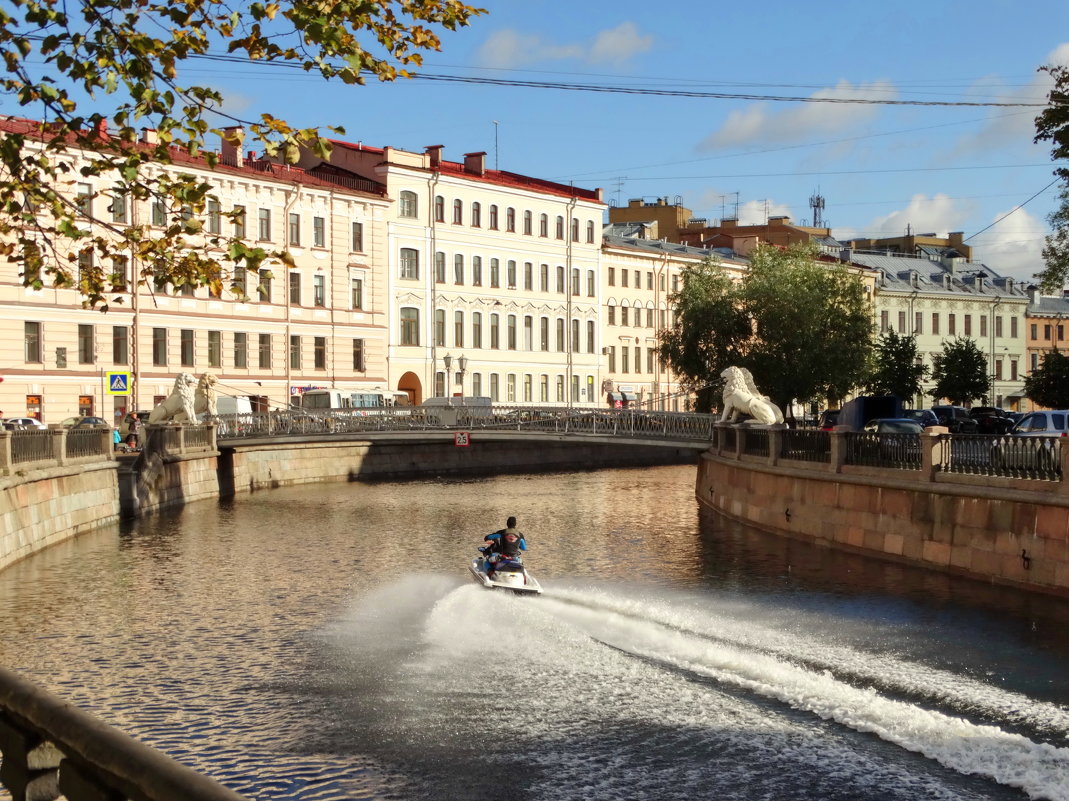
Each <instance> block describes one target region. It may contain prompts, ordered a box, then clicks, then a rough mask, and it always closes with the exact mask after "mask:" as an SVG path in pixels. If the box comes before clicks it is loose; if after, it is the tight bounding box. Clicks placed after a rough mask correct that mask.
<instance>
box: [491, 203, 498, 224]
mask: <svg viewBox="0 0 1069 801" xmlns="http://www.w3.org/2000/svg"><path fill="white" fill-rule="evenodd" d="M490 229H491V230H493V231H496V230H497V206H496V205H493V204H491V205H490Z"/></svg>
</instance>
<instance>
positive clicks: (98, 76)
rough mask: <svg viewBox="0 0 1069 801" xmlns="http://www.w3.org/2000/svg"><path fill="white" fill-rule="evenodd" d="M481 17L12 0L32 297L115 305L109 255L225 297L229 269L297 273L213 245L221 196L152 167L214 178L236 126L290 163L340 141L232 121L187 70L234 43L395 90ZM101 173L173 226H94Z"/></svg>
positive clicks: (204, 3) (7, 84) (20, 220)
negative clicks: (210, 172) (213, 208)
mask: <svg viewBox="0 0 1069 801" xmlns="http://www.w3.org/2000/svg"><path fill="white" fill-rule="evenodd" d="M482 13H485V12H484V11H483V10H482V9H478V8H474V7H471V6H467V5H465V4H463V3H461V2H459V0H376V2H366V1H365V0H269V2H266V3H265V2H257V1H255V0H245V2H238V3H236V4H233V3H223V2H220V0H185V1H184V2H170V0H155V1H154V0H73V2H69V3H68V2H60V1H59V0H12V1H11V2H9V3H8V4H6V5H5V6H4V7H2V8H0V55H2V57H3V60H4V67H5V69H4V71H3V72H2V73H0V92H3V93H4V94H5V95H7V96H8V98H9V99H10V100H11V101H13V102H14V103H17V105H18V106H20V107H22V108H23V109H25V112H26V116H28V117H32V118H34V119H38V120H41V121H42V122H41V124H39V125H35V126H27V127H26V129H25V130H18V131H15V132H13V133H9V134H6V135H4V136H3V138H2V140H0V233H3V234H5V235H6V236H4V238H3V239H4V245H3V251H4V253H6V255H7V256H8V257H9V258H10V259H12V260H15V261H20V262H24V264H23V280H24V282H25V283H26V284H27V285H28V286H34V287H40V286H43V285H45V284H46V283H52V284H54V285H56V286H60V287H64V286H66V287H75V288H77V289H78V290H80V291H81V293H82V294H83V296H84V297H85V301H86V304H87V305H91V306H97V305H101V304H104V306H105V308H106V297H105V295H106V294H107V293H109V292H112V291H117V290H118V289H121V287H119V286H116V285H114V283H113V281H112V280H111V279H112V276H110V275H109V272H110V271H109V270H108V269H107V268H106V267H105V266H104V265H109V264H110V263H111V260H110V257H115V256H121V257H128V256H130V255H132V256H133V258H134V259H135V261H136V262H137V263H138V264H140V265H142V268H141V269H140V273H141V275H140V277H141V278H142V279H144V278H145V277H146V276H147V275H148V274H150V273H151V274H154V275H155V278H156V280H157V281H159V280H160V279H161V277H162V278H163V279H164V280H165V281H166V282H168V283H171V284H174V285H176V286H178V285H182V284H192V285H194V286H198V285H204V284H210V285H213V288H214V289H215V290H217V291H218V289H220V285H221V282H222V280H223V278H222V276H224V275H225V274H226V273H227V269H226V268H227V267H231V268H232V267H233V266H236V265H239V264H244V265H245V266H247V267H249V268H253V269H255V268H256V266H257V265H258V264H259V263H261V262H262V261H264V260H265V259H266V258H268V257H274V258H278V259H281V260H282V261H286V258H287V257H286V254H284V253H275V254H268V253H266V252H264V251H262V250H259V249H256V248H249V247H247V246H246V245H245V244H244V243H243V242H241V240H239V239H234V238H229V237H216V238H214V239H210V240H208V241H205V240H204V238H203V237H202V236H201V231H200V223H199V218H200V215H201V214H202V213H203V211H204V209H205V206H206V203H207V201H208V199H209V193H210V191H211V187H210V186H209V185H208V184H207V183H205V182H203V181H199V180H197V179H195V178H194V177H192V176H191V175H189V174H187V173H183V172H182V171H181V170H180V169H178V168H177V167H175V168H173V169H163V170H160V169H151V168H149V167H150V165H161V166H162V167H164V168H166V167H167V166H168V165H173V164H174V162H175V161H176V155H177V154H183V155H184V156H193V157H202V158H203V159H204V163H205V164H206V165H207V166H209V167H210V166H214V165H215V163H216V159H217V157H216V154H214V153H212V152H208V151H207V150H206V140H207V139H208V137H209V136H213V135H214V136H220V137H227V136H232V134H231V133H228V132H227V129H228V128H233V127H236V126H238V125H241V126H242V127H243V128H244V130H245V132H247V135H248V137H249V138H250V140H251V141H254V142H257V143H258V149H260V150H262V151H263V152H265V153H266V154H267V155H269V156H273V157H277V158H280V159H283V160H285V161H287V162H289V163H293V162H295V161H296V160H297V158H298V156H299V153H300V150H301V148H302V147H307V148H310V149H311V150H313V151H314V152H316V154H317V155H320V156H322V157H326V156H328V155H329V151H330V143H329V141H328V140H327V139H326V138H324V137H321V136H320V134H319V129H318V128H294V127H291V126H290V125H289V124H288V123H287V122H286V121H285V120H283V119H280V118H278V117H275V116H273V115H272V114H270V113H263V114H262V115H261V116H260V118H259V119H258V120H255V121H247V120H239V119H237V118H235V117H231V116H228V115H227V114H225V113H224V112H223V109H222V107H223V97H222V95H221V94H220V93H219V92H218V91H217V90H215V89H213V88H211V87H210V86H201V85H196V84H193V83H187V82H185V81H183V80H182V79H181V76H180V69H181V68H182V67H185V66H187V62H188V61H189V60H190V59H194V58H198V57H206V56H219V55H222V53H221V52H220V48H222V47H225V52H226V53H228V54H237V55H238V56H240V57H241V58H244V59H247V60H249V61H268V62H283V63H287V64H290V65H293V66H297V67H299V68H301V69H303V70H305V71H306V72H315V73H318V74H319V75H320V76H321V77H323V78H324V79H327V80H336V81H340V82H341V83H344V84H362V83H364V81H365V76H368V75H370V76H374V77H375V78H377V79H379V80H394V79H396V78H401V77H406V76H408V75H409V73H408V72H407V71H406V69H405V68H406V67H408V66H410V65H419V64H421V63H422V53H423V52H425V51H428V50H437V49H439V46H440V40H439V38H438V35H437V34H436V33H435V29H437V28H444V29H447V30H455V29H456V28H458V27H460V26H464V25H467V24H468V22H469V20H470V19H471V18H472V17H474V16H476V15H478V14H482ZM87 108H88V109H91V111H87V110H86V109H87ZM99 109H106V110H105V111H101V110H99ZM213 122H214V125H215V126H218V127H213ZM140 128H150V129H154V130H155V131H156V132H157V142H156V143H154V144H144V143H139V142H138V139H139V133H140V131H139V129H140ZM331 130H333V131H335V132H342V133H343V131H341V129H340V128H332V129H331ZM236 144H238V146H239V147H240V142H237V143H236ZM79 153H88V154H89V158H88V159H80V158H78V157H77V156H78V154H79ZM92 177H101V178H102V179H104V182H106V183H109V184H110V185H111V186H112V187H114V188H113V190H112V191H111V197H112V202H113V203H114V202H115V201H114V198H116V197H121V198H123V199H124V200H125V201H131V200H133V201H144V200H148V199H154V200H155V201H157V202H161V203H163V204H164V208H166V210H167V221H168V224H167V225H166V226H164V227H163V228H162V230H158V229H157V230H153V229H149V228H148V227H147V226H129V227H128V226H122V225H116V224H115V223H114V222H113V220H112V215H105V214H100V213H99V212H97V213H95V214H86V213H85V208H84V206H85V205H88V204H83V203H80V202H79V200H78V198H77V197H76V191H75V184H76V183H77V182H79V180H80V179H85V178H92ZM93 206H94V209H99V210H100V211H103V210H104V206H105V204H104V203H97V204H93ZM87 222H88V223H91V225H87V224H86V223H87ZM190 237H192V239H190ZM205 245H208V246H209V247H204V246H205ZM87 251H92V252H93V253H94V255H95V256H96V258H94V259H93V260H92V263H93V265H95V266H94V267H92V268H91V269H88V270H87V269H85V267H86V265H87V264H88V260H86V259H83V264H82V265H81V266H82V269H80V270H79V269H75V265H76V264H77V263H78V257H79V254H80V253H84V252H87Z"/></svg>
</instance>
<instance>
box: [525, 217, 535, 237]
mask: <svg viewBox="0 0 1069 801" xmlns="http://www.w3.org/2000/svg"><path fill="white" fill-rule="evenodd" d="M533 226H534V215H533V214H532V213H531V212H530V211H525V212H524V213H523V233H524V234H526V235H527V236H530V235H531V233H532V230H533Z"/></svg>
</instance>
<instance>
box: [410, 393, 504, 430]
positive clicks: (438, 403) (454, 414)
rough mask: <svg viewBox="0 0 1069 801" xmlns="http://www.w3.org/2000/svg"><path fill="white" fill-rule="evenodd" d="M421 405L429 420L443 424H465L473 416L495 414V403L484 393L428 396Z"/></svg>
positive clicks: (480, 416) (483, 416) (491, 415)
mask: <svg viewBox="0 0 1069 801" xmlns="http://www.w3.org/2000/svg"><path fill="white" fill-rule="evenodd" d="M420 406H421V407H422V408H423V409H425V411H424V413H423V414H424V417H425V418H427V420H428V422H432V423H433V422H437V423H438V424H439V425H443V426H455V425H463V424H464V423H465V421H467V420H471V419H473V418H479V419H483V418H488V417H493V416H494V408H493V407H494V403H493V401H492V400H490V398H488V397H486V396H483V395H468V396H462V397H453V398H427V399H426V400H425V401H423V403H422V404H420Z"/></svg>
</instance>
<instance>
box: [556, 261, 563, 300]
mask: <svg viewBox="0 0 1069 801" xmlns="http://www.w3.org/2000/svg"><path fill="white" fill-rule="evenodd" d="M557 293H558V294H560V295H563V294H564V267H563V266H561V265H559V264H558V265H557Z"/></svg>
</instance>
